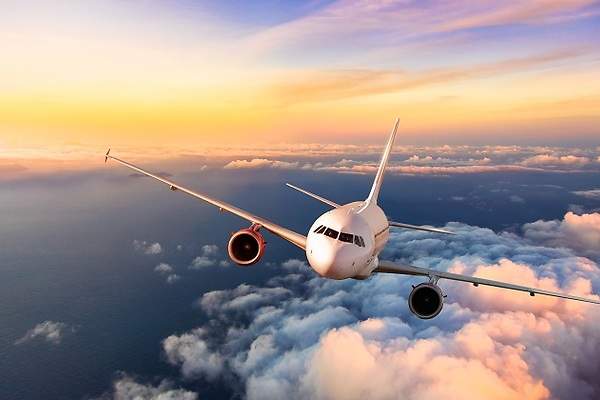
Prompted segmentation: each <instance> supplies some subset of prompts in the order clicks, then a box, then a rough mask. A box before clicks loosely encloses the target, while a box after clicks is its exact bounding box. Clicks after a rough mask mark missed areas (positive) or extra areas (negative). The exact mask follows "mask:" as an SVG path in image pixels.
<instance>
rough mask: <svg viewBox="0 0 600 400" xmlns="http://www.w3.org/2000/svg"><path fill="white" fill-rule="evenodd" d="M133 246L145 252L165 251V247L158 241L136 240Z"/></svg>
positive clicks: (154, 253) (153, 253)
mask: <svg viewBox="0 0 600 400" xmlns="http://www.w3.org/2000/svg"><path fill="white" fill-rule="evenodd" d="M133 248H134V250H135V251H137V252H139V253H143V254H149V255H156V254H160V253H162V252H163V248H162V246H161V245H160V243H158V242H154V243H150V242H146V241H145V240H134V241H133Z"/></svg>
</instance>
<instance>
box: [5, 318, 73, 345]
mask: <svg viewBox="0 0 600 400" xmlns="http://www.w3.org/2000/svg"><path fill="white" fill-rule="evenodd" d="M68 331H71V332H73V331H74V329H73V328H69V326H68V325H67V324H65V323H64V322H54V321H44V322H41V323H39V324H37V325H36V326H34V327H33V328H32V329H30V330H28V331H27V333H25V335H24V336H23V337H22V338H20V339H18V340H17V341H16V342H15V344H17V345H18V344H23V343H26V342H29V341H31V340H33V339H36V338H40V339H44V340H45V341H46V342H48V343H52V344H60V342H61V341H62V339H63V337H64V336H65V334H66V333H67V332H68Z"/></svg>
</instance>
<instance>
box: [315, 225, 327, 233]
mask: <svg viewBox="0 0 600 400" xmlns="http://www.w3.org/2000/svg"><path fill="white" fill-rule="evenodd" d="M325 229H327V227H326V226H325V225H321V226H320V227H319V229H317V230H316V231H315V232H316V233H323V232H324V231H325Z"/></svg>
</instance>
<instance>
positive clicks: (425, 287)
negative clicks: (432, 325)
mask: <svg viewBox="0 0 600 400" xmlns="http://www.w3.org/2000/svg"><path fill="white" fill-rule="evenodd" d="M443 306H444V294H443V293H442V289H440V287H439V286H437V285H434V284H433V283H421V284H420V285H417V286H415V287H414V288H413V290H412V292H410V296H408V307H409V308H410V311H412V313H413V314H415V315H416V316H417V317H419V318H421V319H430V318H433V317H435V316H437V315H438V314H439V313H440V312H441V311H442V307H443Z"/></svg>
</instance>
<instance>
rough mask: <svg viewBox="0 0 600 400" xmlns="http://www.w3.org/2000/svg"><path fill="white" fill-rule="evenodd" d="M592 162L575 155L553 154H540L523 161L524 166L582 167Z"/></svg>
mask: <svg viewBox="0 0 600 400" xmlns="http://www.w3.org/2000/svg"><path fill="white" fill-rule="evenodd" d="M590 162H591V161H590V159H589V158H587V157H580V156H574V155H566V156H555V155H551V154H539V155H537V156H533V157H530V158H527V159H525V160H523V161H521V164H523V165H575V166H582V165H586V164H589V163H590Z"/></svg>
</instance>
